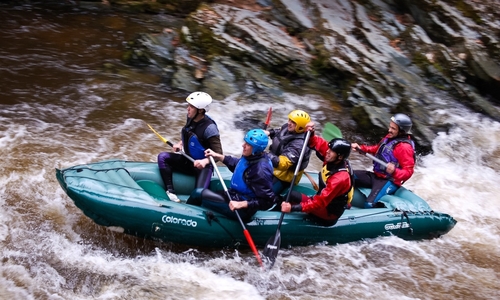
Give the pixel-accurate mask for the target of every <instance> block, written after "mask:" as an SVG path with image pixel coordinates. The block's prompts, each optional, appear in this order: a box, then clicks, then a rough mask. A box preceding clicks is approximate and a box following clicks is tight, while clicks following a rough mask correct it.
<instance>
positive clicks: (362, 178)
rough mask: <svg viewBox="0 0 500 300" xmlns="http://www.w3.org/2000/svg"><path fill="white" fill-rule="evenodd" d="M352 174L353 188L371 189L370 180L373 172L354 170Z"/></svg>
mask: <svg viewBox="0 0 500 300" xmlns="http://www.w3.org/2000/svg"><path fill="white" fill-rule="evenodd" d="M353 173H354V186H356V187H364V188H371V187H372V179H373V175H374V174H373V172H370V171H364V170H355V171H354V172H353Z"/></svg>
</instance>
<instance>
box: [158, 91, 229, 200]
mask: <svg viewBox="0 0 500 300" xmlns="http://www.w3.org/2000/svg"><path fill="white" fill-rule="evenodd" d="M186 101H187V103H188V107H187V120H186V125H185V126H184V127H183V128H182V130H181V141H180V142H178V143H176V144H175V145H173V150H174V151H175V152H177V153H172V152H161V153H160V154H158V167H159V169H160V174H161V177H162V179H163V183H164V184H165V190H166V192H167V194H168V196H169V198H170V199H171V200H174V201H178V198H177V196H176V195H175V186H174V184H173V181H172V172H173V171H176V172H181V173H184V174H188V175H194V176H196V188H207V187H208V186H209V184H210V179H211V177H212V166H211V164H210V160H209V159H208V158H207V157H205V150H206V149H212V150H214V151H216V152H217V153H223V152H222V144H221V141H220V134H219V129H218V128H217V124H216V123H215V122H214V120H212V119H211V118H210V117H209V116H208V115H206V112H208V110H209V108H210V104H211V103H212V97H211V96H210V95H209V94H207V93H205V92H194V93H191V94H190V95H189V96H188V97H187V98H186ZM181 149H182V150H183V151H184V152H185V153H186V154H187V155H189V156H190V157H192V158H193V159H194V160H195V161H194V163H193V162H191V161H190V160H189V159H187V158H186V157H185V156H184V155H182V154H180V153H178V152H179V151H181Z"/></svg>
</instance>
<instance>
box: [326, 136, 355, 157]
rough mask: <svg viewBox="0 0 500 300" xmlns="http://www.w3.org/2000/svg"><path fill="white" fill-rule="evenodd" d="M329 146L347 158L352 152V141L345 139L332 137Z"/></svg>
mask: <svg viewBox="0 0 500 300" xmlns="http://www.w3.org/2000/svg"><path fill="white" fill-rule="evenodd" d="M328 147H329V148H330V150H332V151H333V152H335V153H337V155H342V157H343V159H347V158H348V157H349V154H351V143H349V142H348V141H346V140H344V139H332V140H331V141H330V142H329V143H328Z"/></svg>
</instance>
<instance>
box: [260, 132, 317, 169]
mask: <svg viewBox="0 0 500 300" xmlns="http://www.w3.org/2000/svg"><path fill="white" fill-rule="evenodd" d="M287 127H288V125H287V124H285V125H283V126H281V130H280V132H279V134H277V135H275V136H274V138H273V141H272V143H271V146H269V151H270V152H271V153H273V154H274V155H276V156H279V155H281V153H283V148H284V147H285V146H286V145H287V144H288V143H290V142H291V141H292V140H297V139H301V140H305V138H306V133H305V132H303V133H296V132H294V133H291V132H289V131H288V129H287ZM299 150H301V149H299ZM305 151H306V153H304V157H303V158H302V163H301V164H300V168H299V171H302V170H305V168H307V166H308V165H309V157H310V153H311V149H309V147H306V149H305ZM296 167H297V163H294V164H293V165H292V166H291V167H290V169H289V170H295V168H296Z"/></svg>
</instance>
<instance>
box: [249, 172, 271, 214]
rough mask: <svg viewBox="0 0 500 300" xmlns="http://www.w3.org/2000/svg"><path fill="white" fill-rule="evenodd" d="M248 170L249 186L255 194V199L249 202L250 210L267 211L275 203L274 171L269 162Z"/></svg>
mask: <svg viewBox="0 0 500 300" xmlns="http://www.w3.org/2000/svg"><path fill="white" fill-rule="evenodd" d="M251 168H252V169H251V170H248V176H247V185H248V186H249V187H250V188H251V189H252V191H253V192H254V193H255V198H254V199H249V200H248V201H247V202H248V204H247V206H248V208H251V209H260V210H266V209H269V208H270V207H271V206H272V205H273V204H274V201H275V198H276V195H275V194H274V191H273V169H272V168H271V166H270V165H269V163H268V162H259V163H257V164H256V165H255V166H252V167H251Z"/></svg>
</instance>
